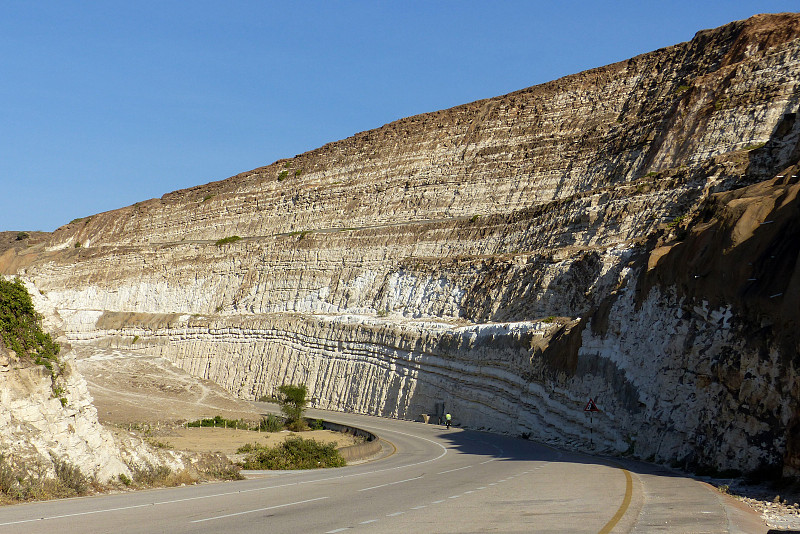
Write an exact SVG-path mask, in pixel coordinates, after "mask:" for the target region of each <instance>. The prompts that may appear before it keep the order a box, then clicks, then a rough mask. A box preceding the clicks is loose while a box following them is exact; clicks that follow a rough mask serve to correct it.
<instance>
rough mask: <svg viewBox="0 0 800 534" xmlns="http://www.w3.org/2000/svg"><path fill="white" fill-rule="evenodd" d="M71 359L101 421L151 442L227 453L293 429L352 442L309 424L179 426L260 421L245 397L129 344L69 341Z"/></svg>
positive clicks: (344, 443)
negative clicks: (265, 428) (272, 428)
mask: <svg viewBox="0 0 800 534" xmlns="http://www.w3.org/2000/svg"><path fill="white" fill-rule="evenodd" d="M74 353H75V356H76V365H77V367H78V370H79V371H80V372H81V374H83V376H84V378H85V379H86V383H87V385H88V387H89V392H90V393H91V394H92V397H94V405H95V407H96V408H97V415H98V418H99V419H100V421H101V422H102V423H105V424H109V425H112V426H114V427H117V428H119V429H122V430H139V431H143V432H142V433H143V435H144V436H145V437H146V438H147V439H148V440H149V441H150V442H151V443H153V444H158V445H159V446H167V447H169V448H172V449H176V450H186V451H192V452H221V453H223V454H226V455H233V454H234V453H235V452H236V449H238V448H239V447H241V446H242V445H245V444H247V443H258V444H265V445H274V444H276V443H278V442H279V441H282V440H284V439H286V438H287V437H290V436H293V435H299V436H300V437H303V438H306V439H309V438H313V439H316V440H317V441H321V442H324V443H329V442H334V441H335V442H336V443H337V445H338V446H340V447H344V446H347V445H352V444H353V443H355V440H354V439H353V437H352V436H350V435H349V434H341V433H339V432H331V431H327V430H315V431H308V432H302V433H300V434H295V433H292V432H272V433H258V432H252V431H248V430H232V429H224V428H208V427H205V428H183V427H181V426H180V424H181V423H184V422H186V421H196V420H198V419H203V418H212V417H214V416H216V415H220V416H222V417H224V418H225V419H242V420H245V421H260V420H261V418H262V415H263V414H261V413H259V412H258V411H257V410H256V409H255V407H254V406H253V405H252V404H251V403H250V402H248V401H245V400H242V399H238V398H236V397H234V396H233V395H232V394H231V393H230V392H229V391H227V390H226V389H224V388H222V387H221V386H219V385H217V384H215V383H213V382H211V381H208V380H201V379H198V378H195V377H193V376H191V375H189V374H188V373H186V372H185V371H184V370H183V369H181V368H179V367H177V366H175V365H173V364H172V363H171V362H169V361H168V360H166V359H164V358H159V357H155V356H148V355H144V354H141V353H140V352H137V351H133V350H118V349H107V350H102V349H94V348H87V347H75V348H74ZM144 430H146V431H144Z"/></svg>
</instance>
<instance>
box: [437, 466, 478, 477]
mask: <svg viewBox="0 0 800 534" xmlns="http://www.w3.org/2000/svg"><path fill="white" fill-rule="evenodd" d="M470 467H473V466H471V465H465V466H464V467H456V468H455V469H449V470H447V471H442V472H441V473H436V474H437V475H443V474H445V473H452V472H453V471H461V470H462V469H469V468H470Z"/></svg>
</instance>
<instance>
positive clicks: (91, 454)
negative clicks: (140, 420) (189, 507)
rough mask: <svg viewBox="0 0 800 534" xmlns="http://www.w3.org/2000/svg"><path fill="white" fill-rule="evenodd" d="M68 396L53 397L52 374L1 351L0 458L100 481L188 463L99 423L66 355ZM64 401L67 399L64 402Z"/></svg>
mask: <svg viewBox="0 0 800 534" xmlns="http://www.w3.org/2000/svg"><path fill="white" fill-rule="evenodd" d="M60 383H61V384H62V385H63V389H64V391H63V393H62V395H63V397H61V398H59V397H56V396H54V395H53V390H52V379H51V377H50V372H49V371H48V370H47V369H45V368H44V367H43V366H40V365H35V364H32V363H26V362H24V361H22V360H21V359H19V358H17V357H16V355H15V354H14V353H13V352H10V351H6V349H5V348H2V347H0V428H2V429H3V432H2V433H1V434H0V454H2V455H3V459H4V462H7V463H8V464H10V465H12V466H16V467H18V468H21V467H24V468H27V469H28V470H30V469H32V468H33V466H36V465H39V466H42V468H43V469H44V470H45V472H49V473H50V476H51V477H54V476H55V472H54V468H53V466H54V461H59V462H64V463H66V464H68V465H70V466H72V467H75V468H78V469H80V471H81V473H83V474H84V475H85V476H88V477H90V478H92V479H95V480H97V481H99V482H107V481H109V480H112V479H116V478H117V477H118V476H119V475H124V476H127V477H129V478H132V477H133V474H132V472H131V470H132V469H136V468H141V467H143V466H147V465H151V466H152V465H168V466H169V467H170V468H172V469H178V468H182V467H183V461H182V459H181V458H179V457H176V456H170V455H168V454H166V453H164V452H156V451H153V450H152V448H151V447H149V446H148V445H146V444H145V443H144V442H142V440H141V439H136V438H133V437H131V436H123V435H121V434H116V435H115V434H113V433H112V432H111V431H109V430H107V429H105V428H104V427H103V426H101V425H100V423H98V421H97V410H96V409H95V407H94V406H93V405H92V397H91V395H90V394H89V391H88V389H87V387H86V382H85V381H84V380H83V377H81V375H80V373H78V372H77V371H76V370H75V369H74V363H73V361H72V360H71V359H70V358H69V357H67V359H66V360H65V361H64V362H62V366H61V375H60ZM62 399H63V401H62Z"/></svg>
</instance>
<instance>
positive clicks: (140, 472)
mask: <svg viewBox="0 0 800 534" xmlns="http://www.w3.org/2000/svg"><path fill="white" fill-rule="evenodd" d="M131 471H132V472H133V483H134V484H136V485H137V486H162V485H164V482H165V481H166V479H167V478H168V477H169V476H170V475H171V474H172V469H170V468H169V467H167V466H166V465H152V464H149V463H148V464H144V465H140V466H134V467H133V468H132V469H131Z"/></svg>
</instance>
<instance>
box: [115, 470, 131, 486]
mask: <svg viewBox="0 0 800 534" xmlns="http://www.w3.org/2000/svg"><path fill="white" fill-rule="evenodd" d="M117 478H118V479H119V481H120V482H122V483H123V484H125V485H126V486H130V485H131V484H133V480H131V477H129V476H128V475H126V474H125V473H120V474H119V475H117Z"/></svg>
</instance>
